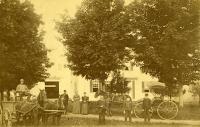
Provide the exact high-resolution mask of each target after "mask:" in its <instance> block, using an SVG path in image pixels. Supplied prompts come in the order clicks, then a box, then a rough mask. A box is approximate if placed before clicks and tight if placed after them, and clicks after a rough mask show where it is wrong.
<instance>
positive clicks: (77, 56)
mask: <svg viewBox="0 0 200 127" xmlns="http://www.w3.org/2000/svg"><path fill="white" fill-rule="evenodd" d="M122 17H124V1H123V0H84V1H83V3H82V4H81V7H80V8H79V9H78V11H77V12H76V15H75V18H69V17H68V16H67V14H65V15H64V16H63V20H62V21H61V22H58V23H57V28H58V31H59V32H60V33H61V34H62V37H63V38H62V42H63V44H64V45H65V46H66V49H67V54H66V55H67V58H68V61H69V67H70V69H71V70H72V71H73V72H74V74H75V75H81V76H83V77H85V78H86V79H99V80H101V81H102V80H105V79H107V77H108V75H109V73H110V72H111V71H113V70H116V69H120V68H121V67H122V66H123V65H124V62H125V61H127V60H128V59H127V58H128V57H127V56H129V50H127V49H126V48H125V47H126V45H127V40H126V35H125V34H126V29H127V27H126V23H124V22H125V21H124V19H125V18H122Z"/></svg>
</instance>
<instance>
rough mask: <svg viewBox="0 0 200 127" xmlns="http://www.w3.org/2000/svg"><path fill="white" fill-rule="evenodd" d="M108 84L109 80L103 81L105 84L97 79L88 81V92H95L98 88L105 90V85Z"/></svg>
mask: <svg viewBox="0 0 200 127" xmlns="http://www.w3.org/2000/svg"><path fill="white" fill-rule="evenodd" d="M109 84H110V81H105V85H102V83H100V82H99V80H91V81H90V92H97V91H98V90H99V89H100V90H103V91H106V86H108V85H109Z"/></svg>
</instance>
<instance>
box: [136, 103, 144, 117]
mask: <svg viewBox="0 0 200 127" xmlns="http://www.w3.org/2000/svg"><path fill="white" fill-rule="evenodd" d="M143 112H144V110H143V108H142V103H138V104H136V105H135V107H134V115H135V117H136V118H143Z"/></svg>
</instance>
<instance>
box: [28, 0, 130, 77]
mask: <svg viewBox="0 0 200 127" xmlns="http://www.w3.org/2000/svg"><path fill="white" fill-rule="evenodd" d="M30 1H31V2H32V3H33V5H34V7H35V11H36V13H38V14H40V15H41V16H42V20H43V22H44V25H43V26H42V28H43V29H44V30H45V32H46V34H45V36H44V40H43V43H44V44H45V45H46V47H47V48H48V49H50V50H51V52H50V53H49V54H48V57H49V58H50V61H51V62H53V63H54V66H53V67H51V68H50V69H49V70H48V72H49V73H50V75H51V77H65V76H67V75H68V74H69V73H70V72H69V70H68V69H66V68H64V65H65V64H66V63H67V61H66V57H65V56H64V47H63V45H62V43H61V42H59V40H58V38H59V34H58V33H57V31H56V29H55V21H56V20H59V19H60V18H61V14H64V13H65V11H67V13H68V14H69V15H70V16H72V17H73V16H74V14H75V13H76V10H77V8H78V7H79V6H80V5H81V1H82V0H30ZM130 1H132V0H126V3H128V2H130Z"/></svg>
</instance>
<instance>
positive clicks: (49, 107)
mask: <svg viewBox="0 0 200 127" xmlns="http://www.w3.org/2000/svg"><path fill="white" fill-rule="evenodd" d="M0 104H1V106H0V116H1V118H0V119H1V120H0V121H1V123H0V125H5V126H12V123H21V124H30V125H38V124H39V123H40V120H41V121H42V123H43V124H47V121H48V118H49V117H52V118H53V122H54V123H55V124H59V121H60V118H61V115H62V114H63V112H64V111H63V110H61V109H59V106H58V104H57V103H56V102H53V101H50V100H46V102H45V103H44V107H41V106H40V105H39V104H38V102H37V100H35V101H27V100H23V101H1V103H0Z"/></svg>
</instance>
